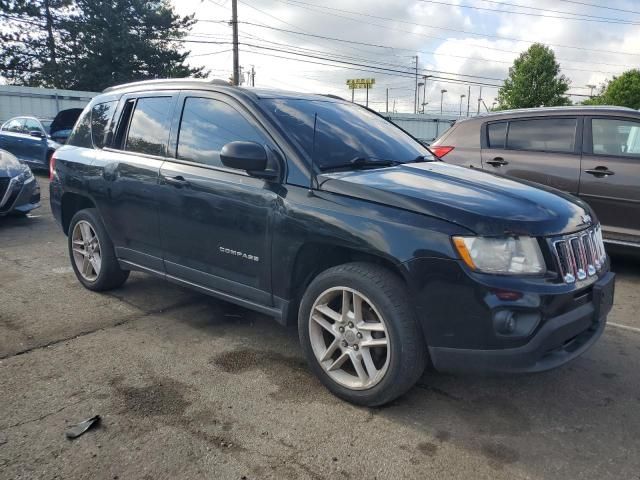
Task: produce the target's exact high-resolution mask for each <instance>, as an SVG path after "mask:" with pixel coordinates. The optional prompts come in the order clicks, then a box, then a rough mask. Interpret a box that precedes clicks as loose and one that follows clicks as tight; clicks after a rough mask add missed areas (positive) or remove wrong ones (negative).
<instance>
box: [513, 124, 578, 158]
mask: <svg viewBox="0 0 640 480" xmlns="http://www.w3.org/2000/svg"><path fill="white" fill-rule="evenodd" d="M575 138H576V119H575V118H544V119H540V120H516V121H511V122H509V134H508V137H507V145H508V147H509V148H513V149H515V150H538V151H547V152H573V150H574V145H575Z"/></svg>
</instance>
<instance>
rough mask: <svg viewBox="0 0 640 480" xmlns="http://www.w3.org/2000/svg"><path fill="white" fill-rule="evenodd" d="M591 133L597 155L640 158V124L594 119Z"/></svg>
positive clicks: (620, 120) (613, 119)
mask: <svg viewBox="0 0 640 480" xmlns="http://www.w3.org/2000/svg"><path fill="white" fill-rule="evenodd" d="M591 132H592V137H593V153H594V154H595V155H615V156H630V157H640V122H632V121H628V120H622V119H615V118H611V119H609V118H594V119H593V120H591Z"/></svg>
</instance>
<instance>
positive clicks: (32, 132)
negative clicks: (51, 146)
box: [29, 130, 46, 138]
mask: <svg viewBox="0 0 640 480" xmlns="http://www.w3.org/2000/svg"><path fill="white" fill-rule="evenodd" d="M29 135H31V136H32V137H36V138H45V137H46V135H45V134H44V133H43V132H41V131H40V130H30V131H29Z"/></svg>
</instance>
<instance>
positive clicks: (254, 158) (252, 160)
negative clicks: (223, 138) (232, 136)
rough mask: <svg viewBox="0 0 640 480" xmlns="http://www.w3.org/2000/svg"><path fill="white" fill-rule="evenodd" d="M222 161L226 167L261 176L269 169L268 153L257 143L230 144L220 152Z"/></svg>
mask: <svg viewBox="0 0 640 480" xmlns="http://www.w3.org/2000/svg"><path fill="white" fill-rule="evenodd" d="M220 160H221V161H222V164H223V165H224V166H225V167H229V168H237V169H238V170H246V171H247V172H249V173H254V172H255V173H257V174H259V173H261V172H264V171H265V169H266V168H267V151H266V150H265V148H264V147H263V146H262V145H260V144H259V143H255V142H230V143H227V144H226V145H225V146H224V147H222V150H220Z"/></svg>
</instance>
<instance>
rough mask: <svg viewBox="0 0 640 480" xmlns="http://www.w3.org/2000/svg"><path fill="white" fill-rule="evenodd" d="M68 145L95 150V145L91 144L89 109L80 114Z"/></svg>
mask: <svg viewBox="0 0 640 480" xmlns="http://www.w3.org/2000/svg"><path fill="white" fill-rule="evenodd" d="M67 145H74V146H76V147H85V148H93V143H91V110H90V109H89V108H85V109H84V110H83V112H82V113H81V114H80V118H78V122H77V123H76V126H75V127H73V131H72V132H71V135H69V139H68V140H67Z"/></svg>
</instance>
